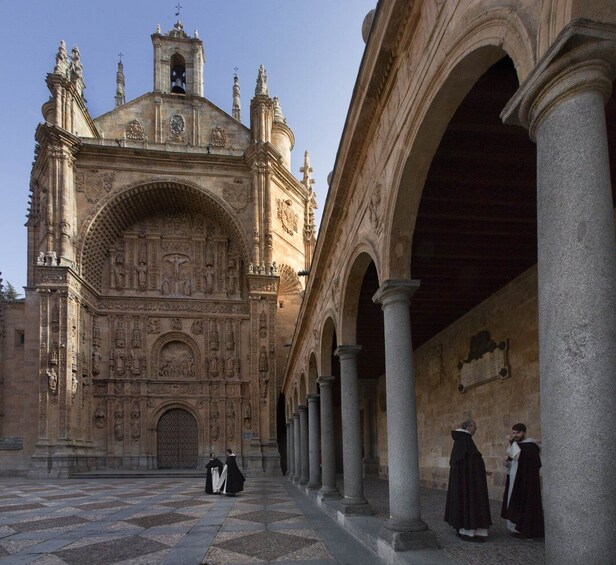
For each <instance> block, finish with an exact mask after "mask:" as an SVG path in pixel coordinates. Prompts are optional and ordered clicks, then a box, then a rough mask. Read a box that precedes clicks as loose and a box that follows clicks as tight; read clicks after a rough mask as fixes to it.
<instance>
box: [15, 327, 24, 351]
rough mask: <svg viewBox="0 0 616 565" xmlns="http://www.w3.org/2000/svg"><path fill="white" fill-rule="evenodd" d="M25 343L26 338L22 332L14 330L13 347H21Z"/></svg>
mask: <svg viewBox="0 0 616 565" xmlns="http://www.w3.org/2000/svg"><path fill="white" fill-rule="evenodd" d="M24 343H26V336H25V334H24V331H23V330H15V347H23V346H24Z"/></svg>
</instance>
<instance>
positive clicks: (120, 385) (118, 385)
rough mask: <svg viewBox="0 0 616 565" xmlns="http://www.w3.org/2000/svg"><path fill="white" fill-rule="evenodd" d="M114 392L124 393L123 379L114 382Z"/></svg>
mask: <svg viewBox="0 0 616 565" xmlns="http://www.w3.org/2000/svg"><path fill="white" fill-rule="evenodd" d="M113 393H114V394H124V383H123V382H122V381H116V382H114V383H113Z"/></svg>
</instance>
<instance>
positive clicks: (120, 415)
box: [113, 402, 124, 441]
mask: <svg viewBox="0 0 616 565" xmlns="http://www.w3.org/2000/svg"><path fill="white" fill-rule="evenodd" d="M114 420H115V422H114V425H113V435H114V436H115V438H116V439H117V440H118V441H122V440H123V439H124V408H123V407H122V403H121V402H118V403H117V405H116V409H115V416H114Z"/></svg>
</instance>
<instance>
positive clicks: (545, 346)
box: [503, 22, 616, 564]
mask: <svg viewBox="0 0 616 565" xmlns="http://www.w3.org/2000/svg"><path fill="white" fill-rule="evenodd" d="M570 30H573V31H574V32H575V33H576V34H577V37H576V38H575V39H576V41H577V42H578V43H579V44H581V46H580V47H578V48H577V49H572V50H568V51H566V52H565V53H564V54H562V55H558V56H556V55H555V51H556V52H557V48H558V47H564V43H563V44H562V45H560V46H559V45H558V43H559V42H558V41H557V42H556V46H555V48H553V49H551V50H550V53H548V55H546V56H549V55H550V54H551V57H552V58H555V57H557V58H556V59H555V60H552V61H543V62H542V64H539V65H538V66H537V67H536V68H535V71H534V73H533V74H531V76H530V77H529V78H528V79H527V80H526V81H525V83H524V85H523V86H522V88H521V89H520V91H518V93H517V94H516V96H515V97H514V99H512V101H511V102H510V103H509V104H508V106H507V108H506V109H505V111H504V112H503V115H504V116H505V119H508V118H509V117H511V113H512V111H514V110H518V112H519V115H518V117H519V120H520V122H521V123H522V124H524V125H527V126H528V127H529V129H530V133H531V137H532V138H534V139H535V141H536V143H537V228H538V232H537V233H538V265H537V269H538V307H539V312H538V321H539V368H540V375H541V435H542V444H543V452H542V458H543V471H542V472H543V478H544V481H543V501H544V513H545V530H546V537H545V549H546V560H547V562H548V563H554V564H555V563H558V564H570V563H571V564H573V563H610V562H613V560H614V555H616V536H615V535H614V532H616V505H615V504H614V502H613V501H614V500H616V483H615V482H614V480H613V474H614V472H613V467H614V460H616V443H614V437H616V418H614V403H615V399H616V347H614V344H615V343H616V284H615V281H616V247H615V243H614V220H613V208H614V203H613V201H612V191H611V181H610V169H609V154H608V143H607V134H606V122H605V110H604V104H605V101H606V100H607V99H608V98H609V95H610V92H611V83H612V81H613V79H614V69H615V68H616V30H612V31H611V33H608V31H607V30H603V32H602V34H601V35H602V37H606V36H607V37H609V36H610V35H611V37H612V40H611V41H590V40H589V38H590V37H592V35H594V34H595V33H597V31H596V30H595V29H594V28H586V29H584V23H583V22H581V23H577V24H572V25H571V26H570ZM570 30H566V31H570ZM563 35H566V33H565V32H563V33H561V35H560V36H559V37H562V36H563ZM609 57H611V66H610V64H608V63H607V62H606V60H607V59H608V58H609ZM613 149H614V148H612V150H613ZM593 517H594V518H593Z"/></svg>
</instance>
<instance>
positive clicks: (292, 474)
mask: <svg viewBox="0 0 616 565" xmlns="http://www.w3.org/2000/svg"><path fill="white" fill-rule="evenodd" d="M294 478H295V420H294V418H293V416H291V419H290V420H289V480H290V481H293V479H294Z"/></svg>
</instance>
